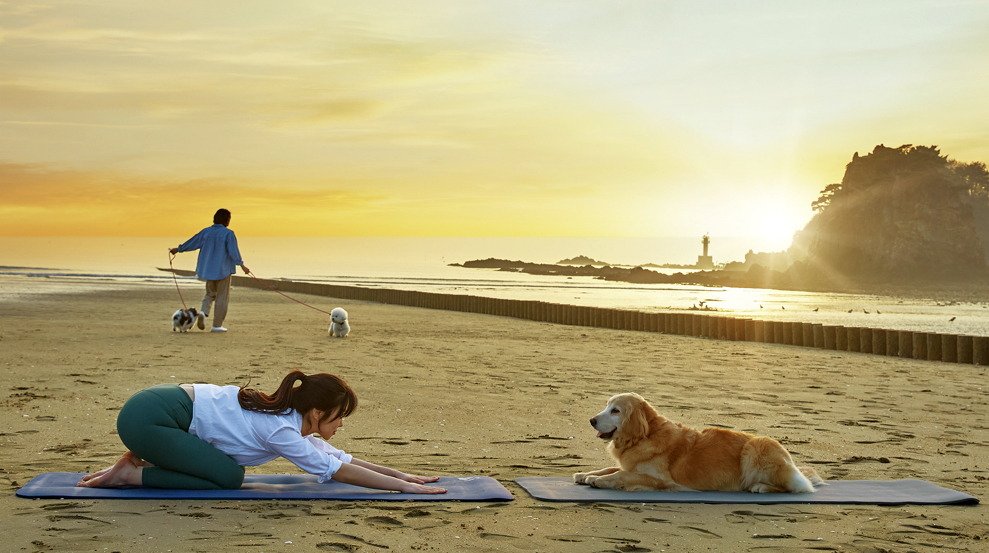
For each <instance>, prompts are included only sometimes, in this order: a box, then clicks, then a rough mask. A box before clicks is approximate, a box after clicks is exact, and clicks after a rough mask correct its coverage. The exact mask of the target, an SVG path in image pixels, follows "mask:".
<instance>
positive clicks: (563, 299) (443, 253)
mask: <svg viewBox="0 0 989 553" xmlns="http://www.w3.org/2000/svg"><path fill="white" fill-rule="evenodd" d="M186 238H188V237H182V238H179V237H164V238H62V237H59V238H47V237H45V238H38V237H34V238H11V237H0V252H2V253H0V301H13V300H16V299H17V298H23V297H25V296H29V295H33V294H38V293H53V292H68V291H85V290H87V289H91V288H97V287H98V288H104V289H105V288H106V287H107V286H110V287H119V288H127V287H133V286H171V287H174V286H175V283H174V280H173V276H172V274H171V273H169V272H165V271H162V270H160V269H162V268H164V269H167V268H169V266H170V263H171V264H172V266H174V267H175V268H177V269H188V270H191V269H195V265H196V255H197V254H196V253H195V252H189V253H183V254H178V256H176V257H175V259H174V261H171V262H170V256H169V254H168V249H169V248H171V247H175V246H177V245H178V244H179V243H181V242H182V241H183V240H185V239H186ZM765 246H766V244H764V243H759V242H758V241H756V240H747V239H719V238H717V237H714V238H712V247H711V251H710V252H709V253H711V254H712V255H713V256H714V257H715V260H716V261H721V262H725V261H741V260H742V259H744V255H745V252H746V251H748V250H749V249H753V250H755V251H766V249H765ZM719 247H720V249H719ZM240 249H241V253H242V256H243V258H244V262H245V264H246V265H247V266H248V267H249V268H250V269H251V272H252V273H253V274H254V275H256V276H257V277H258V278H266V279H290V280H299V281H307V282H318V283H326V284H339V285H349V286H362V287H368V288H388V289H397V290H416V291H423V292H434V293H445V294H469V295H476V296H486V297H493V298H509V299H520V300H539V301H546V302H553V303H563V304H572V305H586V306H594V307H610V308H619V309H635V310H641V311H646V312H656V311H682V310H691V309H702V308H703V309H710V310H711V311H710V312H712V313H713V312H722V313H724V314H729V315H732V316H743V317H754V318H762V319H772V320H784V321H799V322H813V323H822V324H829V325H843V326H846V327H855V326H858V327H872V328H886V329H895V330H912V331H921V332H942V333H952V334H971V335H980V336H986V335H989V309H987V303H985V302H982V303H970V302H964V303H938V302H934V301H925V300H917V299H906V298H893V297H886V296H873V295H860V294H834V293H816V292H795V291H784V290H769V289H749V288H728V287H720V286H718V287H707V286H693V285H677V284H632V283H621V282H607V281H604V280H599V279H595V278H592V277H565V276H549V275H528V274H523V273H517V272H509V271H498V270H494V269H465V268H463V267H456V266H451V264H452V263H463V262H465V261H469V260H472V259H486V258H489V257H494V258H499V259H510V260H520V261H527V262H535V263H555V262H557V261H560V260H562V259H565V258H571V257H575V256H577V255H585V256H588V257H591V258H593V259H596V260H600V261H604V262H608V263H611V264H613V265H628V266H635V265H641V264H646V263H656V264H663V263H678V264H689V263H692V262H693V261H695V260H696V256H697V255H699V254H700V253H701V246H700V241H699V240H695V239H688V238H654V239H645V238H638V239H636V238H633V239H628V238H364V237H361V238H353V237H339V238H311V237H306V238H258V237H241V238H240ZM657 270H662V271H663V272H667V273H669V272H674V271H673V270H663V269H657ZM177 280H178V282H179V284H180V286H181V287H182V289H183V290H185V289H187V288H199V287H200V286H201V285H200V284H199V283H198V282H197V281H196V279H195V278H194V277H178V279H177ZM286 301H287V300H286ZM849 311H850V312H849ZM952 318H954V319H955V320H954V321H951V320H950V319H952Z"/></svg>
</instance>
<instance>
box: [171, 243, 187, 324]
mask: <svg viewBox="0 0 989 553" xmlns="http://www.w3.org/2000/svg"><path fill="white" fill-rule="evenodd" d="M173 259H175V255H174V254H173V253H172V251H171V250H169V251H168V268H169V269H171V270H172V280H174V281H175V290H176V291H177V292H178V293H179V299H180V300H182V308H183V309H185V310H186V311H188V310H189V308H188V307H186V306H185V298H183V297H182V290H180V289H179V279H177V278H175V267H172V260H173Z"/></svg>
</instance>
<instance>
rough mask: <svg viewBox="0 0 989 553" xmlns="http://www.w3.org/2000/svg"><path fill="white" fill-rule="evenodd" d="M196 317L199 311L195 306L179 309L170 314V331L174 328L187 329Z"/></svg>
mask: <svg viewBox="0 0 989 553" xmlns="http://www.w3.org/2000/svg"><path fill="white" fill-rule="evenodd" d="M198 318H199V312H198V311H196V308H195V307H190V308H189V309H179V310H178V311H176V312H175V314H174V315H172V332H175V331H176V330H177V331H179V332H185V331H187V330H189V329H190V328H192V325H193V324H195V322H196V319H198Z"/></svg>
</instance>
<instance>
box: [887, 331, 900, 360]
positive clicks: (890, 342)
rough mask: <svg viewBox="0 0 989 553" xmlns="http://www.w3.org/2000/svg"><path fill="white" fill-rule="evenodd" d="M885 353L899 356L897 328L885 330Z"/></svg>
mask: <svg viewBox="0 0 989 553" xmlns="http://www.w3.org/2000/svg"><path fill="white" fill-rule="evenodd" d="M886 355H888V356H890V357H899V356H900V333H899V331H897V330H887V331H886Z"/></svg>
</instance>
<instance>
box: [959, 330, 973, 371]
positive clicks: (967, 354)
mask: <svg viewBox="0 0 989 553" xmlns="http://www.w3.org/2000/svg"><path fill="white" fill-rule="evenodd" d="M972 353H973V352H972V337H971V336H959V337H958V362H959V363H965V364H967V365H971V364H972Z"/></svg>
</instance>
